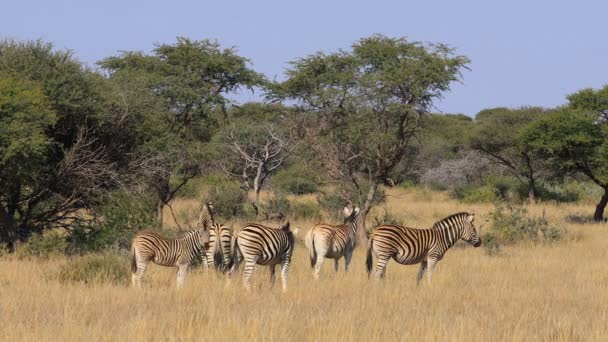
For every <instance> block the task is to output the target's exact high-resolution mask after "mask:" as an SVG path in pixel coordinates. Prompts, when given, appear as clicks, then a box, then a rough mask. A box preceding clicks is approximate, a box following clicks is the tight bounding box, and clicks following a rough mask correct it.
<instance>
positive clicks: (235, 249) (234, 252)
mask: <svg viewBox="0 0 608 342" xmlns="http://www.w3.org/2000/svg"><path fill="white" fill-rule="evenodd" d="M237 234H238V233H234V235H233V236H232V243H231V244H230V255H231V257H230V263H229V264H228V270H230V272H231V273H232V267H233V266H234V264H235V263H237V261H238V257H239V243H238V239H237V238H238V235H237Z"/></svg>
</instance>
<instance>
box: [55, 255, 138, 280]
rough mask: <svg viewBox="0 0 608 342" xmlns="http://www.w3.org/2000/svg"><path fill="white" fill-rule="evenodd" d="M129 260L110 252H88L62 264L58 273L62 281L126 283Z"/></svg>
mask: <svg viewBox="0 0 608 342" xmlns="http://www.w3.org/2000/svg"><path fill="white" fill-rule="evenodd" d="M129 275H130V271H129V262H128V260H126V258H124V257H122V256H119V255H116V254H112V253H105V254H89V255H85V256H82V257H76V258H72V259H70V260H69V261H68V263H67V264H65V265H63V266H62V267H61V268H60V270H59V274H58V279H59V281H61V282H62V283H69V282H76V283H85V284H92V283H111V284H116V285H127V284H128V282H129Z"/></svg>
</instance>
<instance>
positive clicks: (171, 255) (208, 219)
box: [131, 203, 213, 287]
mask: <svg viewBox="0 0 608 342" xmlns="http://www.w3.org/2000/svg"><path fill="white" fill-rule="evenodd" d="M212 208H213V205H212V204H211V203H207V204H205V205H204V206H203V209H202V210H201V213H200V215H199V218H198V222H197V224H196V229H195V230H191V231H187V232H184V233H182V234H181V235H180V236H179V237H178V238H177V239H166V238H164V237H162V236H160V235H158V234H157V233H154V232H150V231H142V232H139V233H137V234H136V235H135V237H134V238H133V242H132V243H131V284H132V285H133V286H137V287H141V281H142V278H143V276H144V272H145V271H146V268H147V267H148V264H149V263H150V262H154V263H155V264H157V265H161V266H169V267H177V269H178V270H177V286H178V287H181V286H182V285H183V283H184V277H185V276H186V272H187V271H188V267H189V266H190V264H191V263H192V259H194V257H195V256H204V254H205V253H206V251H207V250H208V249H209V229H210V228H211V226H212V224H213V213H212V211H211V209H212Z"/></svg>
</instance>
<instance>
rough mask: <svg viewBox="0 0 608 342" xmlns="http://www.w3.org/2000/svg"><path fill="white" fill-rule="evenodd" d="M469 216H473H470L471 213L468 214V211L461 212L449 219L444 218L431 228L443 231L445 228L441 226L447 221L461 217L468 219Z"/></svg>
mask: <svg viewBox="0 0 608 342" xmlns="http://www.w3.org/2000/svg"><path fill="white" fill-rule="evenodd" d="M469 215H471V214H470V213H467V212H466V211H462V212H459V213H456V214H452V215H450V216H448V217H444V218H442V219H441V220H439V221H437V222H435V223H434V224H433V227H431V228H433V229H441V228H443V227H442V226H441V224H442V223H444V222H445V221H448V220H450V219H453V218H455V217H460V216H466V217H468V216H469Z"/></svg>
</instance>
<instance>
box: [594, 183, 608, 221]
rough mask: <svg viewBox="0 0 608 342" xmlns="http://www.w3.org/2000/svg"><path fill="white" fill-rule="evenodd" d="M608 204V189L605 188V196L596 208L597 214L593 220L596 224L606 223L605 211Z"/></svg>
mask: <svg viewBox="0 0 608 342" xmlns="http://www.w3.org/2000/svg"><path fill="white" fill-rule="evenodd" d="M606 204H608V188H604V195H603V196H602V198H601V199H600V202H599V203H598V204H597V205H596V206H595V213H594V214H593V220H594V221H596V222H601V221H604V209H605V208H606Z"/></svg>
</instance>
